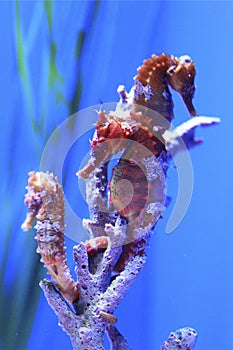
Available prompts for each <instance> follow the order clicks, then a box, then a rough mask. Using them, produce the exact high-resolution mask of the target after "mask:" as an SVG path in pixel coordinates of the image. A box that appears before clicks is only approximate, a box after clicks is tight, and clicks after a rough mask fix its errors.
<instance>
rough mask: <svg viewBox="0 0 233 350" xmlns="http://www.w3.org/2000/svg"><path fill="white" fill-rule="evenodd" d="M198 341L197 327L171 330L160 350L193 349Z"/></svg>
mask: <svg viewBox="0 0 233 350" xmlns="http://www.w3.org/2000/svg"><path fill="white" fill-rule="evenodd" d="M196 341H197V332H196V331H195V329H193V328H190V327H185V328H181V329H178V330H176V331H175V332H171V333H170V334H169V337H168V339H167V340H166V341H165V342H164V343H163V344H162V346H161V348H160V350H179V349H180V350H192V349H193V348H194V347H195V344H196Z"/></svg>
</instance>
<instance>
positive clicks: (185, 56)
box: [179, 55, 192, 63]
mask: <svg viewBox="0 0 233 350" xmlns="http://www.w3.org/2000/svg"><path fill="white" fill-rule="evenodd" d="M179 60H180V61H181V62H183V63H191V62H192V60H191V57H189V56H188V55H184V56H180V58H179Z"/></svg>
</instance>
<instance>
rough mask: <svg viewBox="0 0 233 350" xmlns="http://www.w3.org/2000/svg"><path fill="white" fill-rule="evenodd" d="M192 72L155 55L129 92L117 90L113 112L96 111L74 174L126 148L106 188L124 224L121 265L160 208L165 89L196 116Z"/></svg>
mask: <svg viewBox="0 0 233 350" xmlns="http://www.w3.org/2000/svg"><path fill="white" fill-rule="evenodd" d="M195 74H196V72H195V68H194V63H193V62H192V60H191V59H190V57H189V56H186V55H185V56H181V57H180V58H177V57H174V56H168V55H165V54H162V55H153V56H152V57H151V58H149V59H147V60H145V61H144V62H143V65H142V66H141V67H139V68H138V73H137V75H136V76H135V78H134V81H135V83H134V86H133V88H132V89H131V92H130V93H129V94H127V93H126V91H125V90H124V88H122V87H121V89H119V91H120V96H121V103H120V104H119V106H118V107H117V108H116V110H115V111H114V112H110V113H108V114H106V113H105V112H104V111H101V112H99V115H98V121H97V124H96V132H95V135H94V137H93V140H92V142H91V159H90V161H89V162H88V164H87V165H86V166H85V167H84V168H83V169H81V170H80V171H78V173H77V174H78V176H80V177H82V178H84V179H87V178H88V177H89V176H90V175H91V173H92V172H93V170H94V169H95V168H96V167H98V166H101V165H102V164H104V163H105V162H107V161H108V160H109V159H110V158H111V156H112V155H113V154H114V153H117V152H118V151H120V150H124V152H123V154H122V156H121V157H120V159H119V162H118V164H117V165H116V166H115V167H114V168H113V170H112V177H111V180H110V184H109V189H110V201H111V203H112V204H113V206H114V208H115V209H116V210H117V211H118V212H119V213H120V215H121V216H123V217H124V218H125V219H127V221H128V235H127V242H126V246H125V247H124V251H125V256H124V251H123V255H122V257H121V260H122V261H124V259H127V256H128V257H129V256H130V255H132V254H133V253H132V251H133V250H134V249H137V246H138V245H139V246H142V245H143V242H144V241H145V239H144V237H143V236H144V234H146V232H148V231H149V230H151V229H153V227H154V225H155V223H156V222H157V220H158V219H159V218H160V216H161V212H162V211H163V210H164V205H165V200H166V195H165V187H166V184H165V179H166V166H164V165H165V164H166V162H167V150H166V147H165V140H164V139H163V133H164V132H165V130H166V129H168V128H169V126H170V124H169V123H170V121H171V120H172V119H173V118H174V114H173V107H174V104H173V101H172V96H171V93H170V91H169V86H170V87H172V89H174V90H175V91H176V92H178V93H179V94H180V96H181V98H182V99H183V101H184V104H185V105H186V107H187V109H188V112H189V114H190V116H197V115H198V114H197V112H196V110H195V108H194V106H193V103H192V100H193V97H194V92H195V85H194V78H195ZM106 141H107V142H106ZM151 164H153V166H151ZM151 167H152V168H153V169H151ZM137 243H138V244H137Z"/></svg>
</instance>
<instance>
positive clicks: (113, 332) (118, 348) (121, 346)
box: [107, 326, 131, 350]
mask: <svg viewBox="0 0 233 350" xmlns="http://www.w3.org/2000/svg"><path fill="white" fill-rule="evenodd" d="M107 334H108V337H109V340H110V342H111V345H112V346H111V349H110V350H131V348H130V347H129V345H128V344H127V341H126V340H125V338H124V337H123V335H122V334H121V333H120V332H119V331H118V330H117V328H116V327H114V326H109V327H107Z"/></svg>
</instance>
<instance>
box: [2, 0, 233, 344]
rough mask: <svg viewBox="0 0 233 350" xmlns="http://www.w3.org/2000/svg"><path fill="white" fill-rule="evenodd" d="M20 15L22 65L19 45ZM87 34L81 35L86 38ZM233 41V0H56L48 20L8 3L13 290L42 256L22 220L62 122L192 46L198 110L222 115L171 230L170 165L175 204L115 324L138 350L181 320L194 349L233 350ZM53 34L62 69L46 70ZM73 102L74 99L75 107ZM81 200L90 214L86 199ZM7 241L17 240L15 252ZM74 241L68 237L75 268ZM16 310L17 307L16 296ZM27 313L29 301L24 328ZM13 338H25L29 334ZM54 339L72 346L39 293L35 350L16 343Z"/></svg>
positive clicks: (30, 6) (36, 7)
mask: <svg viewBox="0 0 233 350" xmlns="http://www.w3.org/2000/svg"><path fill="white" fill-rule="evenodd" d="M17 4H18V5H17ZM19 14H20V33H21V44H22V48H23V56H21V58H22V57H24V62H21V63H20V62H19V58H18V57H19V56H18V54H17V52H18V51H17V50H18V49H19V44H17V43H19V37H17V33H18V35H19V22H17V20H18V21H19ZM80 31H82V32H81V33H83V36H80V38H81V39H82V38H83V41H82V40H81V39H80V40H81V41H79V46H78V44H77V38H78V35H80ZM232 38H233V3H232V2H231V1H226V2H224V1H180V2H177V1H148V2H146V1H144V2H140V1H127V2H125V1H101V2H99V3H94V2H89V1H86V2H85V1H73V2H71V1H70V2H69V1H55V2H54V3H53V16H52V22H51V25H49V21H48V18H47V17H46V12H45V8H44V6H43V3H42V2H36V1H35V2H34V1H33V2H24V1H22V2H19V3H16V2H8V1H6V2H1V3H0V42H1V49H2V50H1V65H0V70H1V71H0V77H1V85H0V86H1V95H0V96H1V103H0V115H1V130H2V134H1V142H0V149H1V152H0V157H1V160H0V167H1V179H2V183H1V189H0V191H1V192H2V196H1V197H2V199H3V200H2V209H1V213H2V215H1V231H2V232H1V234H0V262H1V264H2V263H3V259H5V261H4V263H5V266H6V269H5V275H4V279H3V285H2V286H1V288H2V289H3V290H7V289H8V288H9V289H10V287H11V285H12V284H13V280H14V279H15V278H18V279H20V276H24V275H25V271H26V269H27V264H30V265H31V264H32V261H34V260H35V259H38V256H37V254H36V253H35V251H34V250H33V251H30V249H31V245H30V240H31V241H33V235H32V232H30V236H27V240H26V241H25V239H26V238H25V236H26V235H27V234H25V233H23V232H21V229H20V225H21V223H22V222H23V220H24V216H25V213H26V209H25V207H24V205H23V195H24V187H25V185H26V181H27V173H28V171H30V170H38V169H39V163H40V157H41V154H42V151H43V148H44V146H45V144H46V141H47V139H48V137H49V135H50V134H51V133H52V131H53V130H54V128H55V127H56V126H58V125H59V124H60V123H61V122H62V121H63V120H65V119H66V118H67V117H68V116H69V115H70V113H71V112H75V111H76V110H75V108H76V106H78V108H79V109H83V108H86V107H88V106H91V105H95V104H98V103H100V101H103V102H112V101H117V99H118V96H117V93H116V88H117V86H118V85H119V84H125V86H126V88H127V89H129V88H130V87H131V86H132V83H133V80H132V78H133V76H134V75H135V74H136V68H137V67H138V66H139V65H141V63H142V61H143V59H145V58H148V57H149V56H150V55H151V54H153V53H156V54H160V53H162V52H165V53H167V54H174V55H176V56H180V55H182V54H188V55H190V56H191V57H192V59H193V60H194V61H195V64H196V69H197V77H196V85H197V90H196V93H195V100H194V104H195V106H196V109H197V111H198V112H199V114H200V115H210V116H219V117H221V119H222V123H221V125H218V126H216V127H213V128H212V129H203V130H200V131H198V136H202V137H204V139H205V142H204V144H203V145H202V146H201V147H199V148H196V149H194V150H192V151H191V152H190V154H191V158H192V164H193V169H194V190H193V196H192V201H191V204H190V207H189V209H188V212H187V214H186V216H185V217H184V219H183V221H182V223H181V224H180V225H179V227H178V228H177V229H176V230H175V231H174V232H173V233H172V234H170V235H167V234H165V228H166V224H167V222H168V218H169V216H170V214H171V210H172V207H173V205H174V199H175V198H176V194H177V177H176V172H175V170H174V169H170V171H169V178H168V185H169V186H168V194H169V195H171V196H172V197H173V201H172V202H171V204H170V207H169V208H168V210H167V212H166V213H165V215H164V218H163V220H161V221H160V222H159V223H158V225H157V227H156V229H155V235H154V236H153V237H152V239H151V242H150V248H149V249H148V261H147V265H146V268H145V269H144V271H143V272H142V273H141V275H140V277H139V278H138V280H137V281H136V282H135V284H134V285H133V286H132V287H131V289H130V290H129V291H128V294H127V295H126V297H125V298H124V300H123V302H122V303H121V305H120V306H119V308H118V309H117V311H116V315H117V317H118V328H119V330H120V331H121V332H122V333H123V334H124V336H125V337H126V338H127V340H128V343H129V344H130V345H131V346H132V349H133V350H142V349H147V350H157V349H159V347H160V345H161V343H162V342H163V340H165V339H166V337H167V336H168V334H169V332H170V331H172V330H176V329H177V328H180V327H184V326H191V327H193V328H195V329H196V330H197V331H198V334H199V337H198V343H197V346H196V349H197V350H204V349H205V350H210V349H211V350H219V349H221V350H229V349H231V348H232V334H233V319H232V315H233V282H232V276H233V274H232V266H233V253H232V251H233V249H232V248H233V235H232V219H233V204H232V195H233V191H232V189H233V186H232V154H233V137H232V132H233V129H232V125H233V123H232V101H233V95H232V91H233V83H232V82H233V41H232ZM80 42H81V43H83V46H82V50H81V51H79V48H80ZM51 43H52V44H53V45H54V50H55V51H54V52H55V56H54V57H55V60H54V62H55V63H56V69H57V72H55V73H54V74H53V76H52V78H51V79H49V69H50V68H51V67H49V62H50V59H51V56H50V55H51ZM17 45H18V48H17ZM79 52H81V55H79V54H78V53H79ZM19 67H21V68H19ZM20 69H21V70H20ZM75 91H76V92H77V94H78V92H80V95H78V96H80V99H79V98H78V99H76V100H75V99H74V95H75ZM173 95H175V93H174V94H173ZM71 100H73V101H74V100H75V101H76V102H75V103H73V105H72V104H71V102H70V101H71ZM174 101H175V116H176V118H175V120H174V124H176V125H177V124H178V123H180V122H182V121H184V120H186V119H187V118H188V113H187V111H186V109H185V108H184V106H183V104H182V102H181V101H180V99H179V97H176V96H174ZM84 122H85V121H84ZM87 146H88V138H87V140H86V144H85V147H87ZM85 152H87V149H86V150H85ZM72 166H73V168H74V169H76V168H77V167H76V164H73V165H72ZM67 176H68V178H66V190H67V193H72V195H73V196H75V189H74V187H73V186H74V185H73V184H75V181H76V178H75V176H74V174H73V175H72V174H71V171H70V172H68V175H67ZM69 176H70V179H69ZM72 176H73V177H72ZM71 189H72V191H71ZM76 201H77V199H76ZM78 203H82V202H78ZM78 205H79V210H81V215H83V216H84V217H86V216H87V209H86V207H85V205H84V204H83V206H82V205H81V208H80V204H78ZM9 237H10V238H9ZM25 242H26V243H25ZM6 244H8V246H9V247H10V248H9V254H8V257H7V258H6V256H5V255H4V249H5V246H6ZM72 245H73V242H71V241H69V240H67V246H68V249H67V252H68V255H69V257H68V259H69V264H70V266H71V267H72ZM29 248H30V249H29ZM29 254H30V260H27V258H26V257H27V256H28V255H29ZM6 259H7V260H6ZM25 259H26V260H25ZM41 278H42V276H41ZM39 280H40V278H39V276H35V285H33V286H32V288H37V283H38V281H39ZM28 288H29V290H28V291H27V295H28V297H29V298H30V286H29V287H28ZM38 288H39V286H38ZM11 301H12V300H11ZM8 307H9V310H11V312H13V311H12V309H11V306H10V303H9V304H8ZM23 320H24V319H23V310H22V323H21V326H22V325H23V324H24V321H23ZM23 328H27V324H25V325H24V326H23ZM10 336H11V337H13V338H14V337H15V338H17V337H18V338H19V337H20V332H15V333H12V334H10ZM55 348H57V349H70V348H71V345H70V341H69V338H68V337H67V336H66V335H65V333H63V331H62V330H61V329H60V328H59V327H58V326H57V317H56V316H55V314H54V313H53V311H52V310H51V309H50V307H49V306H48V304H47V302H46V300H45V298H44V296H43V295H41V297H40V301H39V306H38V308H37V312H36V316H35V321H34V325H33V328H32V331H31V334H30V337H29V343H28V346H27V349H20V348H19V347H17V349H18V350H32V349H33V350H39V349H44V350H48V349H55ZM4 350H5V349H4ZM7 350H11V349H7Z"/></svg>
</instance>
